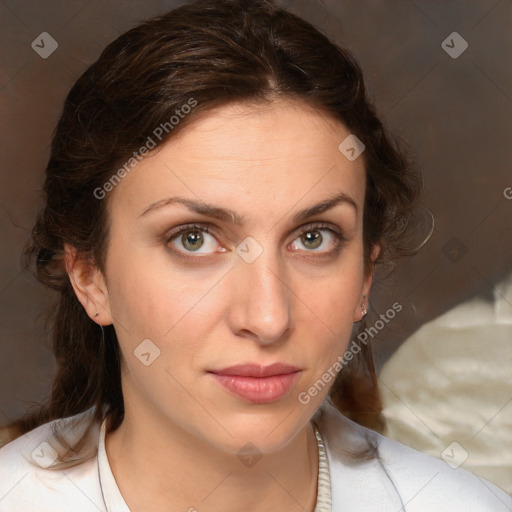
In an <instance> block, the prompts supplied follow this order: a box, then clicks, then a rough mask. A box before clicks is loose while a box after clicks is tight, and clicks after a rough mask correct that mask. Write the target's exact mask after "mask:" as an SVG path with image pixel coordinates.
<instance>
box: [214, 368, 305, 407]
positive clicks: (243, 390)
mask: <svg viewBox="0 0 512 512" xmlns="http://www.w3.org/2000/svg"><path fill="white" fill-rule="evenodd" d="M301 371H302V370H301V369H300V368H297V367H295V366H291V365H288V364H284V363H274V364H271V365H269V366H260V365H256V364H242V365H236V366H230V367H228V368H223V369H221V370H213V371H211V372H209V373H210V374H211V375H212V377H213V378H214V379H215V381H216V382H218V383H219V384H220V385H221V386H222V387H223V388H224V389H226V390H227V391H229V392H230V393H232V394H234V395H236V396H238V397H239V398H242V399H243V400H245V401H247V402H250V403H258V404H263V403H272V402H276V401H278V400H281V399H282V398H284V397H285V396H286V395H287V394H288V393H289V392H290V390H291V389H292V387H293V385H294V384H295V382H296V381H297V379H298V377H299V375H300V373H301Z"/></svg>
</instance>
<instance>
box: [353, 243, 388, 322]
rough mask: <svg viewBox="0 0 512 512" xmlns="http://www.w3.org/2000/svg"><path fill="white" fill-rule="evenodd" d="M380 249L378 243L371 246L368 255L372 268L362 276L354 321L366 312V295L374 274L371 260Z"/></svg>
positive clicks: (361, 317) (358, 319) (362, 316)
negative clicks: (362, 280)
mask: <svg viewBox="0 0 512 512" xmlns="http://www.w3.org/2000/svg"><path fill="white" fill-rule="evenodd" d="M381 250H382V247H381V246H380V245H378V244H375V245H374V246H373V247H372V253H371V255H370V258H371V261H372V268H371V269H370V270H369V271H368V273H367V274H366V276H365V278H364V282H363V288H362V290H361V299H360V304H359V305H358V306H357V307H356V311H355V312H354V322H360V321H361V320H363V318H364V317H365V316H366V315H367V313H368V297H369V295H370V290H371V288H372V283H373V275H374V268H373V262H374V261H375V260H376V259H377V258H378V257H379V254H380V252H381Z"/></svg>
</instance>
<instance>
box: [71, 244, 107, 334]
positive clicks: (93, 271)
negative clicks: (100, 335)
mask: <svg viewBox="0 0 512 512" xmlns="http://www.w3.org/2000/svg"><path fill="white" fill-rule="evenodd" d="M64 261H65V265H66V272H67V273H68V276H69V280H70V282H71V285H72V286H73V290H74V292H75V294H76V296H77V298H78V300H79V301H80V303H81V304H82V306H83V307H84V309H85V311H86V313H87V314H88V315H89V317H90V318H91V319H92V320H94V321H95V322H96V323H98V324H100V325H110V324H111V323H112V316H111V314H110V305H109V300H108V290H107V286H106V282H105V278H104V276H103V274H102V272H101V271H100V270H99V269H98V268H97V267H96V265H95V264H94V263H93V262H91V261H89V260H87V259H85V258H83V257H81V256H80V254H78V251H77V249H76V248H75V247H73V246H71V245H69V244H64Z"/></svg>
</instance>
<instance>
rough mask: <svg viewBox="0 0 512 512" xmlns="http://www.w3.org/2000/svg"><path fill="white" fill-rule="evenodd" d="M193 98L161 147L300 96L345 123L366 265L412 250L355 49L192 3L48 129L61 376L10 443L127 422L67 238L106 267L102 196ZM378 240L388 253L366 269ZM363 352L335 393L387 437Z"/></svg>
mask: <svg viewBox="0 0 512 512" xmlns="http://www.w3.org/2000/svg"><path fill="white" fill-rule="evenodd" d="M191 98H192V99H193V100H194V101H195V102H197V104H196V105H195V106H194V108H193V110H192V112H190V113H189V114H188V115H187V116H185V117H184V118H183V119H181V120H180V122H179V124H177V125H176V126H175V128H174V129H172V130H169V131H165V133H162V136H161V138H160V139H159V140H158V141H157V145H161V144H164V143H165V142H166V141H167V140H168V139H169V138H170V137H172V136H174V135H175V134H176V133H177V132H179V131H180V130H181V129H183V127H185V126H186V125H188V124H189V123H191V122H193V121H194V119H196V118H197V116H199V115H200V114H201V113H202V112H207V111H211V110H212V109H214V108H216V107H219V106H222V105H226V104H228V103H232V102H252V103H257V104H258V103H259V104H267V105H270V104H271V103H272V102H273V101H274V100H276V99H279V98H284V99H295V100H298V101H301V102H304V103H306V104H308V105H309V106H312V107H313V108H315V109H318V110H321V111H323V112H325V113H328V114H329V115H331V116H332V117H334V118H335V119H337V120H339V121H341V122H342V123H343V124H344V125H345V126H346V127H347V128H348V129H349V130H350V132H351V133H353V134H355V135H356V136H357V137H358V138H359V139H360V140H361V141H363V143H364V145H365V151H364V153H363V158H364V163H365V169H366V177H367V186H366V197H365V205H364V217H363V243H364V258H365V269H366V271H370V270H371V269H372V268H373V265H375V264H379V263H384V262H393V261H395V260H396V259H397V258H398V257H400V256H403V255H406V254H409V253H410V252H411V250H410V248H409V247H408V245H407V237H406V232H407V230H408V225H409V223H410V218H411V213H412V211H413V209H414V208H415V206H416V204H417V203H418V200H419V197H420V189H421V181H420V177H419V175H418V173H417V172H416V171H415V170H414V169H413V166H412V165H411V159H410V157H409V155H408V153H407V152H406V151H405V150H404V149H403V146H402V145H401V144H399V143H398V142H397V140H396V139H395V138H394V137H393V136H392V135H391V134H390V133H389V132H388V131H387V130H386V129H385V127H384V126H383V124H382V122H381V121H380V120H379V118H378V117H377V115H376V110H375V108H374V106H373V105H372V103H371V102H370V100H369V98H368V94H367V91H366V87H365V82H364V78H363V74H362V71H361V68H360V66H359V64H358V63H357V61H356V60H355V58H354V57H353V56H352V55H351V54H350V53H349V52H348V51H347V50H345V49H343V48H340V47H339V46H338V45H336V44H334V43H333V42H332V41H330V40H329V39H328V38H327V37H326V36H325V35H323V34H322V33H321V32H320V31H319V30H317V29H316V28H315V27H314V26H313V25H311V24H310V23H308V22H307V21H305V20H304V19H302V18H300V17H299V16H297V15H295V14H293V13H291V12H290V11H288V10H286V9H283V8H280V7H278V6H277V5H276V4H275V3H274V2H273V1H271V0H198V1H195V2H193V3H191V4H188V5H184V6H181V7H179V8H176V9H173V10H172V11H170V12H168V13H167V14H165V15H162V16H159V17H155V18H152V19H149V20H147V21H144V22H142V23H141V24H140V25H138V26H136V27H135V28H132V29H131V30H129V31H127V32H126V33H124V34H122V35H121V36H120V37H118V38H117V39H116V40H115V41H113V42H112V43H110V44H109V45H108V46H106V48H105V49H104V50H103V52H102V53H101V55H100V57H99V58H98V60H96V61H95V62H94V63H93V64H92V65H90V67H89V68H88V69H86V70H85V72H84V73H83V74H82V75H81V76H80V78H79V79H78V80H77V81H76V83H75V84H74V86H73V87H72V88H71V90H70V92H69V94H68V95H67V97H66V100H65V103H64V107H63V111H62V114H61V117H60V119H59V121H58V124H57V127H56V129H55V131H54V134H53V140H52V144H51V154H50V158H49V161H48V164H47V167H46V180H45V183H44V206H43V208H42V210H41V211H40V213H39V215H38V217H37V221H36V223H35V226H34V228H33V231H32V236H31V240H30V242H29V244H28V246H27V247H26V249H25V251H24V256H25V262H26V265H27V266H28V267H29V268H30V269H31V270H32V271H33V272H34V273H35V275H36V276H37V278H38V279H39V280H40V281H41V282H43V283H44V284H45V285H47V286H49V287H50V288H53V289H54V290H57V292H58V301H57V303H56V305H55V307H54V308H53V310H52V311H51V312H50V316H49V322H50V327H51V328H50V333H51V336H52V344H53V352H54V355H55V358H56V362H57V371H56V374H55V377H54V381H53V387H52V391H51V396H50V397H49V401H48V402H47V403H45V404H42V405H40V406H38V409H37V410H36V411H32V412H30V413H28V412H27V413H26V414H25V415H24V417H22V418H20V419H18V420H17V421H16V422H15V423H14V424H12V425H11V432H12V433H13V435H14V436H19V435H21V434H23V433H25V432H27V431H29V430H32V429H33V428H35V427H37V426H38V425H41V424H43V423H46V422H49V421H51V420H56V419H62V418H67V417H70V416H73V415H79V414H80V413H84V412H85V411H88V410H91V411H92V414H91V416H90V418H89V416H87V417H88V418H89V419H88V422H89V423H88V425H89V426H88V428H87V429H86V430H85V431H84V432H83V435H82V436H81V439H82V442H85V439H86V437H87V435H88V434H89V433H90V432H91V428H92V427H93V425H94V424H95V423H96V422H98V421H102V420H103V419H105V418H107V430H108V431H112V430H115V429H116V428H117V427H118V426H119V425H120V424H121V422H122V421H123V417H124V404H123V396H122V391H121V372H120V351H119V346H118V341H117V338H116V333H115V330H114V327H113V326H112V325H110V326H107V327H105V328H104V331H103V330H102V329H101V328H100V327H99V326H98V325H97V324H96V323H95V322H93V321H92V320H91V319H90V318H89V317H88V316H87V314H86V312H85V310H84V308H83V307H82V305H81V304H80V302H79V301H78V299H77V297H76V296H75V293H74V291H73V289H72V287H71V284H70V280H69V277H68V275H67V273H66V271H65V268H64V261H63V249H64V244H65V243H68V244H71V245H72V246H74V247H76V248H77V250H78V252H79V254H81V255H82V256H83V257H87V258H93V260H94V262H95V263H96V265H97V266H98V268H99V269H100V270H104V264H105V255H106V251H107V247H108V236H109V225H108V197H106V199H105V200H99V199H98V197H97V196H98V192H97V191H98V189H102V187H104V185H105V183H106V182H108V181H109V179H111V178H112V176H113V174H114V173H115V172H116V170H118V169H119V168H120V166H121V165H123V162H126V161H127V160H128V159H129V158H130V157H131V156H132V155H133V154H134V152H137V151H138V150H139V148H140V147H141V146H143V145H144V144H145V143H146V141H147V138H148V136H150V135H151V134H152V133H154V130H155V128H156V127H158V126H160V125H161V124H162V123H165V122H168V121H169V119H171V117H172V116H176V115H177V111H179V110H180V108H181V107H182V106H183V105H186V104H187V103H188V102H190V100H191ZM103 190H105V189H104V188H103ZM95 191H96V193H95ZM374 244H378V245H380V247H381V253H380V255H379V256H378V259H377V260H376V261H374V262H372V261H371V260H370V254H371V248H372V246H373V245H374ZM364 327H365V326H364V322H363V323H362V324H361V325H360V329H364ZM361 348H362V351H361V352H360V354H359V355H358V357H357V358H356V359H354V360H353V361H351V363H350V364H349V365H348V366H347V367H346V368H344V369H343V371H341V372H340V373H339V374H338V376H337V378H336V381H335V383H334V385H333V387H332V389H331V393H330V397H331V400H332V401H333V403H334V404H335V405H336V407H337V408H338V409H339V410H340V411H341V412H342V413H343V414H344V415H346V416H347V417H349V418H351V419H353V420H354V421H356V422H358V423H360V424H362V425H364V426H367V427H370V428H373V429H376V430H379V429H381V428H382V425H383V420H382V414H381V413H382V405H381V401H380V397H379V393H378V387H377V378H376V373H375V368H374V367H373V359H372V354H371V350H370V347H369V345H368V346H367V345H364V346H362V347H361ZM82 416H83V415H82ZM79 449H80V443H76V444H75V445H74V446H67V448H66V449H65V450H64V452H65V453H64V454H63V455H62V456H61V459H60V460H59V464H60V467H62V465H63V464H68V465H69V464H75V463H77V460H76V457H74V455H73V454H76V453H77V452H78V451H79ZM66 461H67V462H66ZM69 461H71V462H69ZM56 467H59V466H58V465H57V466H56Z"/></svg>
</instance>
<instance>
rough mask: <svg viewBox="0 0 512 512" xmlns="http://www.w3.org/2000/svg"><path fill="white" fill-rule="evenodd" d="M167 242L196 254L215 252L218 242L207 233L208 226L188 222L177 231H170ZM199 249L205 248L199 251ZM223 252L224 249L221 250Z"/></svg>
mask: <svg viewBox="0 0 512 512" xmlns="http://www.w3.org/2000/svg"><path fill="white" fill-rule="evenodd" d="M167 243H168V244H169V243H173V245H174V247H176V248H177V249H178V250H179V251H181V252H193V253H196V254H210V253H211V252H215V251H214V249H215V248H216V247H218V245H219V244H218V242H217V240H216V239H215V237H213V236H212V235H210V234H209V226H202V225H198V224H190V225H187V226H181V227H180V228H179V229H178V230H177V231H175V232H174V233H171V234H170V235H169V238H168V239H167ZM200 249H205V250H204V251H200ZM221 252H225V250H223V251H221Z"/></svg>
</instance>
